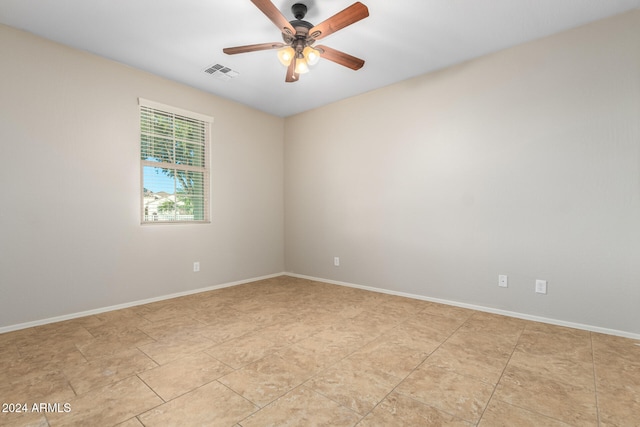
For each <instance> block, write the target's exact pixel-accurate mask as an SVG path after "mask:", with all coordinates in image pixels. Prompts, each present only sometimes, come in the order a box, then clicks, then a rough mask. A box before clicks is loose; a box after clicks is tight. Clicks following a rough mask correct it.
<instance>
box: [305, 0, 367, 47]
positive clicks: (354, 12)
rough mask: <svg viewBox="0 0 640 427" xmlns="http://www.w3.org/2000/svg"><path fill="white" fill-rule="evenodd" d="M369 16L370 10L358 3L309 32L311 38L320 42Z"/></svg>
mask: <svg viewBox="0 0 640 427" xmlns="http://www.w3.org/2000/svg"><path fill="white" fill-rule="evenodd" d="M367 16H369V9H367V6H365V5H363V4H362V3H360V2H356V3H354V4H352V5H351V6H349V7H348V8H346V9H344V10H343V11H342V12H338V13H336V14H335V15H333V16H332V17H331V18H329V19H327V20H326V21H323V22H321V23H320V24H318V25H316V26H315V27H313V28H312V29H310V30H309V38H312V39H315V40H319V39H321V38H323V37H326V36H328V35H329V34H333V33H335V32H336V31H338V30H341V29H343V28H344V27H346V26H348V25H351V24H353V23H356V22H358V21H359V20H361V19H364V18H366V17H367Z"/></svg>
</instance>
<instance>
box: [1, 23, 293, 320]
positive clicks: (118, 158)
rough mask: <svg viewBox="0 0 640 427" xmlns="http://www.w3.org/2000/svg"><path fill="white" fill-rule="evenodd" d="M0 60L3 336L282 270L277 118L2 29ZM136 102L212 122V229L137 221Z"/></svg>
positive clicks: (280, 125)
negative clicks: (7, 330)
mask: <svg viewBox="0 0 640 427" xmlns="http://www.w3.org/2000/svg"><path fill="white" fill-rule="evenodd" d="M0 57H1V60H0V61H1V66H0V159H1V163H2V166H1V167H0V182H2V187H1V188H2V190H1V191H0V198H1V200H2V201H1V202H0V328H1V327H6V326H8V325H16V324H20V323H25V322H31V321H38V320H42V319H47V318H51V317H56V316H62V315H69V314H73V313H77V312H82V311H85V310H92V309H100V308H103V307H108V306H112V305H117V304H123V303H129V302H133V301H138V300H143V299H147V298H152V297H158V296H163V295H169V294H173V293H179V292H186V291H190V290H194V289H199V288H204V287H208V286H214V285H218V284H225V283H229V282H234V281H240V280H245V279H250V278H254V277H260V276H263V275H269V274H274V273H279V272H281V271H283V267H284V260H283V256H284V250H283V234H284V233H283V189H282V179H283V164H282V162H283V160H282V145H283V131H284V120H283V119H281V118H277V117H274V116H270V115H267V114H264V113H261V112H258V111H256V110H252V109H250V108H247V107H244V106H242V105H240V104H236V103H233V102H229V101H226V100H223V99H220V98H218V97H215V96H211V95H208V94H205V93H203V92H200V91H197V90H195V89H192V88H189V87H186V86H183V85H180V84H177V83H173V82H170V81H167V80H164V79H161V78H159V77H156V76H153V75H150V74H147V73H145V72H142V71H138V70H135V69H132V68H129V67H126V66H123V65H120V64H117V63H115V62H112V61H108V60H105V59H101V58H98V57H96V56H93V55H90V54H88V53H85V52H80V51H77V50H73V49H70V48H67V47H63V46H61V45H58V44H55V43H52V42H49V41H46V40H44V39H41V38H38V37H35V36H33V35H30V34H28V33H25V32H21V31H17V30H15V29H11V28H9V27H6V26H0ZM211 84H212V85H215V84H221V83H220V82H217V81H215V80H212V82H211ZM138 97H142V98H146V99H150V100H154V101H157V102H161V103H164V104H169V105H173V106H175V107H179V108H183V109H186V110H190V111H195V112H199V113H203V114H206V115H209V116H213V117H214V123H213V129H212V130H213V138H212V139H213V141H212V168H211V184H212V203H211V205H212V223H211V224H209V225H177V226H175V225H174V226H171V225H164V226H141V225H140V201H139V197H140V166H139V160H138V159H139V140H138V133H139V130H138V126H139V124H138V123H139V121H138V101H137V99H138ZM247 123H250V124H251V125H250V126H247ZM194 261H199V262H200V267H201V271H200V272H199V273H193V271H192V265H193V262H194Z"/></svg>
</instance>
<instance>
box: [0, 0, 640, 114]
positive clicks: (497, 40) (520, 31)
mask: <svg viewBox="0 0 640 427" xmlns="http://www.w3.org/2000/svg"><path fill="white" fill-rule="evenodd" d="M354 1H355V0H298V1H296V0H273V3H274V4H275V5H276V6H277V7H278V9H280V11H282V12H283V14H284V15H285V17H287V19H293V16H292V15H291V5H292V4H294V3H296V2H299V3H305V4H306V5H307V6H308V7H309V12H308V13H307V16H306V17H305V20H307V21H309V22H311V23H312V24H318V23H320V22H322V21H324V20H325V19H327V18H329V17H330V16H332V15H333V14H335V13H337V12H339V11H341V10H342V9H344V8H346V7H347V6H349V5H350V4H352V3H353V2H354ZM361 1H362V2H363V3H364V4H366V5H367V7H368V8H369V14H370V16H369V17H368V18H366V19H364V20H362V21H360V22H357V23H355V24H353V25H351V26H349V27H347V28H345V29H343V30H340V31H339V32H337V33H335V34H333V35H331V36H329V37H327V38H326V39H323V40H322V44H324V45H327V46H329V47H332V48H334V49H339V50H342V51H344V52H347V53H349V54H352V55H354V56H357V57H359V58H362V59H364V60H365V61H366V63H365V65H364V67H363V68H362V69H361V70H359V71H352V70H350V69H347V68H344V67H341V66H339V65H337V64H335V63H333V62H330V61H327V60H321V61H320V63H318V64H317V65H316V66H315V67H314V68H313V69H312V70H311V72H310V73H308V74H305V75H302V76H301V77H300V81H298V82H296V83H285V81H284V77H285V68H284V67H283V66H282V65H280V63H279V62H278V60H277V58H276V52H275V51H262V52H252V53H246V54H240V55H233V56H229V55H225V54H224V53H222V48H224V47H230V46H238V45H245V44H253V43H264V42H274V41H275V42H279V41H282V39H281V36H280V33H279V31H278V29H277V28H276V27H275V25H274V24H273V23H272V22H271V21H269V19H268V18H267V17H266V16H265V15H264V14H263V13H262V12H261V11H260V10H259V9H258V8H256V7H255V6H254V5H253V3H251V1H249V0H232V1H231V0H229V1H220V0H206V1H205V0H172V1H170V0H90V1H87V0H55V1H53V0H0V22H2V23H4V24H7V25H10V26H13V27H16V28H20V29H24V30H27V31H30V32H32V33H35V34H37V35H40V36H42V37H45V38H48V39H51V40H54V41H57V42H60V43H63V44H65V45H69V46H72V47H75V48H78V49H82V50H86V51H89V52H93V53H95V54H97V55H100V56H103V57H106V58H110V59H113V60H116V61H119V62H122V63H125V64H128V65H131V66H133V67H136V68H140V69H142V70H146V71H149V72H151V73H154V74H157V75H160V76H163V77H166V78H169V79H172V80H175V81H178V82H182V83H185V84H187V85H190V86H193V87H196V88H198V89H201V90H203V91H206V92H210V93H213V94H216V95H219V96H221V97H224V98H228V99H232V100H235V101H238V102H241V103H243V104H246V105H249V106H251V107H254V108H257V109H259V110H263V111H266V112H269V113H271V114H275V115H278V116H282V117H286V116H289V115H292V114H296V113H299V112H302V111H306V110H310V109H313V108H316V107H319V106H322V105H326V104H329V103H331V102H334V101H337V100H339V99H344V98H348V97H350V96H353V95H357V94H360V93H363V92H367V91H370V90H373V89H377V88H379V87H382V86H387V85H389V84H392V83H395V82H398V81H401V80H404V79H407V78H410V77H413V76H417V75H420V74H424V73H428V72H430V71H434V70H438V69H441V68H445V67H448V66H450V65H453V64H457V63H460V62H463V61H466V60H469V59H471V58H475V57H478V56H482V55H486V54H488V53H491V52H495V51H498V50H501V49H504V48H506V47H510V46H514V45H517V44H521V43H524V42H527V41H530V40H534V39H538V38H541V37H544V36H547V35H550V34H553V33H557V32H559V31H562V30H565V29H569V28H573V27H576V26H579V25H582V24H585V23H588V22H591V21H595V20H598V19H602V18H606V17H608V16H612V15H615V14H618V13H622V12H625V11H628V10H631V9H634V8H638V7H640V0H404V1H389V0H361ZM3 56H4V54H3ZM5 59H6V57H5V58H3V60H5ZM213 64H222V65H225V66H228V67H230V68H232V69H233V70H235V71H238V72H239V73H240V75H239V76H238V77H236V78H235V79H233V80H227V81H222V80H218V79H216V78H214V77H213V76H211V75H209V74H206V73H205V72H204V70H205V69H206V68H208V67H209V66H211V65H213ZM44 65H45V66H46V64H44ZM0 73H1V71H0Z"/></svg>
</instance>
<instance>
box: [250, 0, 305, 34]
mask: <svg viewBox="0 0 640 427" xmlns="http://www.w3.org/2000/svg"><path fill="white" fill-rule="evenodd" d="M251 2H252V3H253V4H255V5H256V7H257V8H258V9H260V10H261V11H262V13H264V14H265V15H267V18H269V19H270V20H271V22H273V23H274V24H276V27H278V29H279V30H280V31H281V32H283V33H285V34H289V35H291V36H293V35H294V34H295V33H296V32H295V31H294V29H293V28H291V24H289V21H287V18H285V17H284V15H283V14H282V13H281V12H280V11H279V10H278V8H277V7H276V6H275V5H274V4H273V3H271V2H270V1H269V0H251Z"/></svg>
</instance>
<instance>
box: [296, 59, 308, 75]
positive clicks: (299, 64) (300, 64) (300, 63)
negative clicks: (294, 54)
mask: <svg viewBox="0 0 640 427" xmlns="http://www.w3.org/2000/svg"><path fill="white" fill-rule="evenodd" d="M308 72H309V64H307V60H306V59H305V58H296V73H298V74H305V73H308Z"/></svg>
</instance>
